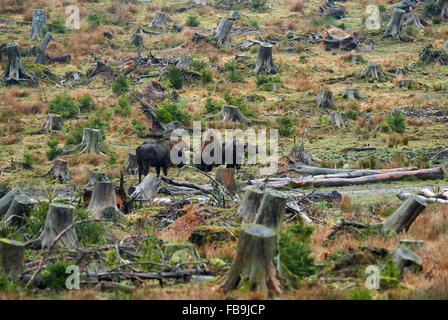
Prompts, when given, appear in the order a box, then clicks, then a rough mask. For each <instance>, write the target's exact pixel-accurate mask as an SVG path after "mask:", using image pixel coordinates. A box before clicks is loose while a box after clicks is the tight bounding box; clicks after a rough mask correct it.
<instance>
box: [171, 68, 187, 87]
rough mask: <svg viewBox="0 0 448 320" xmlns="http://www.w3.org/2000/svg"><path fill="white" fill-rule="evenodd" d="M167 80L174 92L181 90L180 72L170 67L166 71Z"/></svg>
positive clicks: (182, 80)
mask: <svg viewBox="0 0 448 320" xmlns="http://www.w3.org/2000/svg"><path fill="white" fill-rule="evenodd" d="M167 79H168V81H169V83H170V86H171V87H172V88H174V89H176V90H179V89H182V87H183V85H184V75H183V74H182V71H180V70H179V69H178V68H176V67H175V66H171V67H170V68H169V69H168V75H167Z"/></svg>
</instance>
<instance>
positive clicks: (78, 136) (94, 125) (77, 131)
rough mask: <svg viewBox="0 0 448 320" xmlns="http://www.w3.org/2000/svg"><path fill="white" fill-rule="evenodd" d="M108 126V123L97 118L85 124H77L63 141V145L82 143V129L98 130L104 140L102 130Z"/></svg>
mask: <svg viewBox="0 0 448 320" xmlns="http://www.w3.org/2000/svg"><path fill="white" fill-rule="evenodd" d="M108 125H109V124H108V122H106V121H103V120H101V118H99V117H95V118H92V119H90V120H89V121H87V122H86V123H79V124H77V125H76V126H75V127H74V128H72V129H71V130H70V133H69V135H68V136H67V138H66V140H65V144H66V145H76V144H80V143H81V142H82V134H83V132H84V128H91V129H98V130H100V131H101V135H102V136H103V138H105V134H104V130H105V129H106V127H107V126H108Z"/></svg>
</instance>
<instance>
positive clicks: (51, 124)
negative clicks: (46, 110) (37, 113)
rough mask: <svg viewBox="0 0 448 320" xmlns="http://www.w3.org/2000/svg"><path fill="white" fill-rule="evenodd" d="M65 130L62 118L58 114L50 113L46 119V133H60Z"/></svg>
mask: <svg viewBox="0 0 448 320" xmlns="http://www.w3.org/2000/svg"><path fill="white" fill-rule="evenodd" d="M62 128H64V122H63V120H62V117H61V116H60V115H58V114H53V113H50V114H48V115H47V117H46V118H45V124H44V129H43V130H44V132H52V131H60V130H62Z"/></svg>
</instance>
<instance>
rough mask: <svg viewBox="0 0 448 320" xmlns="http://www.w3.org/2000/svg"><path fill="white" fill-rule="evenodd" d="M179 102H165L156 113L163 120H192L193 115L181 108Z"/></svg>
mask: <svg viewBox="0 0 448 320" xmlns="http://www.w3.org/2000/svg"><path fill="white" fill-rule="evenodd" d="M180 108H181V107H180V105H179V103H175V102H164V103H161V104H160V105H159V107H158V108H157V109H156V114H157V116H158V117H159V119H160V120H161V121H163V122H171V121H180V122H184V121H188V120H191V115H190V114H189V113H187V112H185V111H182V110H181V109H180Z"/></svg>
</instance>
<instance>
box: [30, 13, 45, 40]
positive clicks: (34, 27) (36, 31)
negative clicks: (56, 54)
mask: <svg viewBox="0 0 448 320" xmlns="http://www.w3.org/2000/svg"><path fill="white" fill-rule="evenodd" d="M46 26H47V14H46V12H45V10H42V9H34V10H33V21H32V23H31V32H30V34H29V37H30V38H31V39H33V40H36V39H40V38H42V37H43V36H44V35H43V29H44V27H46Z"/></svg>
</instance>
